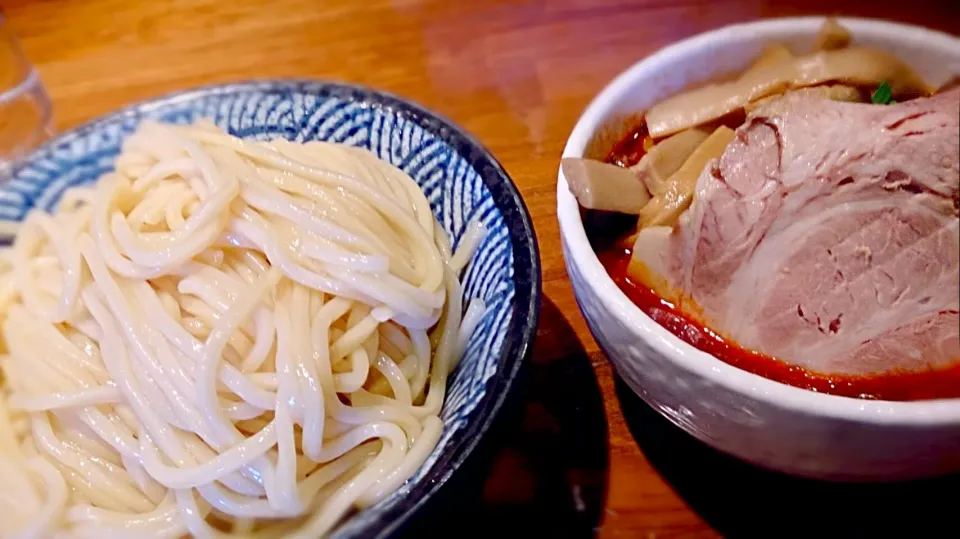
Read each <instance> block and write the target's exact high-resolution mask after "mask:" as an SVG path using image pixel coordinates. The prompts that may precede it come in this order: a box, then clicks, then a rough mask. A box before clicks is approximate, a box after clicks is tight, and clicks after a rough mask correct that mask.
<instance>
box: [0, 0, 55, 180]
mask: <svg viewBox="0 0 960 539" xmlns="http://www.w3.org/2000/svg"><path fill="white" fill-rule="evenodd" d="M52 126H53V122H52V114H51V108H50V98H49V97H48V96H47V92H46V90H44V88H43V83H41V82H40V76H39V75H38V74H37V71H36V69H34V67H33V65H32V64H31V63H30V61H29V60H27V57H26V56H25V55H24V54H23V50H22V49H21V48H20V44H19V43H18V42H17V39H16V37H14V35H13V33H12V32H11V31H10V27H9V26H8V25H7V22H6V20H5V19H4V17H3V13H0V181H2V180H3V179H5V178H6V176H7V173H8V172H9V169H10V165H11V163H12V162H13V161H15V160H16V159H18V158H19V157H21V156H23V154H25V153H26V152H27V151H29V150H30V149H31V148H33V147H34V146H36V145H37V144H39V143H41V142H43V140H44V139H46V138H48V137H49V136H50V135H51V134H52Z"/></svg>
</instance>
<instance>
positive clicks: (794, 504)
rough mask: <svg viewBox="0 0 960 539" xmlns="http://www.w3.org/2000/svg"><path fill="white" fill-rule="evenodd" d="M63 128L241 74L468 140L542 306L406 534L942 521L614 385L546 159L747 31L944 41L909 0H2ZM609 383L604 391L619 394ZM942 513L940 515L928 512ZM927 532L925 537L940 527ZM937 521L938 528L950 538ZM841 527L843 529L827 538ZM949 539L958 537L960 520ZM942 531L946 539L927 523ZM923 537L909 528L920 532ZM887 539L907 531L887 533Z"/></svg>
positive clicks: (911, 492)
mask: <svg viewBox="0 0 960 539" xmlns="http://www.w3.org/2000/svg"><path fill="white" fill-rule="evenodd" d="M0 5H3V8H4V10H5V12H6V18H7V19H8V23H9V24H10V26H11V27H12V29H13V31H14V32H15V33H16V34H17V35H19V37H20V39H21V41H22V44H23V47H24V49H25V51H26V53H27V55H28V56H29V57H30V58H31V59H32V61H33V62H34V63H35V64H36V66H37V67H38V68H39V71H40V74H41V77H42V79H43V81H44V82H45V84H46V86H47V88H48V90H49V92H50V95H51V96H52V98H53V102H54V107H55V111H54V113H55V117H56V123H57V125H58V127H59V128H61V129H67V128H70V127H72V126H75V125H77V124H78V123H81V122H83V121H86V120H89V119H91V118H94V117H96V116H98V115H100V114H103V113H106V112H108V111H110V110H112V109H115V108H117V107H119V106H121V105H124V104H127V103H130V102H134V101H137V100H141V99H145V98H149V97H153V96H157V95H159V94H163V93H165V92H169V91H172V90H176V89H181V88H186V87H191V86H196V85H201V84H208V83H214V82H225V81H233V80H241V79H250V78H263V77H313V78H323V79H335V80H345V81H351V82H356V83H361V84H366V85H370V86H374V87H377V88H381V89H384V90H388V91H390V92H394V93H397V94H400V95H402V96H405V97H408V98H411V99H413V100H415V101H418V102H420V103H422V104H424V105H426V106H428V107H429V108H431V109H433V110H435V111H437V112H439V113H441V114H443V115H445V116H447V117H449V118H451V119H453V120H454V121H455V122H457V123H458V124H460V125H461V126H463V127H464V128H466V129H467V130H469V131H470V132H472V133H473V134H475V135H476V136H477V137H478V138H479V139H480V140H481V141H482V142H483V143H484V144H485V145H486V146H487V147H488V148H490V149H491V150H492V151H493V153H494V154H495V155H496V156H497V157H498V158H499V160H500V161H501V162H502V163H503V164H504V166H505V167H506V169H507V170H508V172H509V173H510V175H511V176H512V177H513V179H514V180H515V181H516V183H517V184H518V185H519V187H520V190H521V192H522V194H523V196H524V198H525V200H526V203H527V205H528V207H529V209H530V212H531V213H532V214H533V217H534V221H535V226H536V230H537V234H538V237H539V241H540V245H541V249H542V261H543V291H544V305H543V315H542V318H541V325H540V329H539V341H538V343H537V347H536V352H535V358H534V363H535V365H534V367H533V369H532V380H531V383H530V384H529V389H528V392H527V394H526V396H525V400H524V403H523V406H524V408H525V410H522V411H520V412H521V413H519V414H518V415H519V416H522V417H520V418H519V419H518V421H517V425H516V426H513V427H511V428H509V429H507V431H506V432H505V434H504V435H503V436H501V438H502V439H499V440H498V441H497V452H496V454H497V456H496V458H495V460H494V461H493V465H492V469H491V471H490V477H489V479H487V480H486V481H485V482H482V483H481V482H478V483H477V485H476V486H475V487H466V486H465V487H463V488H461V489H460V491H458V492H456V493H452V494H451V496H452V497H453V498H455V499H456V500H457V503H452V504H450V507H449V508H447V509H445V510H444V511H443V512H442V513H443V514H432V515H430V516H429V518H425V519H422V520H423V521H424V523H423V526H422V529H423V530H426V533H427V535H431V536H432V535H434V534H436V533H437V532H438V531H439V530H442V529H446V528H445V527H446V526H455V527H456V529H457V531H456V535H463V536H471V537H472V536H491V535H494V536H508V537H510V536H528V535H532V536H536V537H540V536H543V537H585V536H593V535H597V536H599V537H607V538H619V537H623V538H628V537H639V538H666V537H689V538H711V537H717V536H721V535H726V536H731V537H754V536H756V537H786V536H806V537H813V536H817V537H830V536H845V537H850V536H870V537H875V536H886V535H888V534H894V533H903V532H904V531H906V536H914V537H920V536H923V534H919V535H918V533H917V532H918V531H919V530H920V529H925V528H923V526H928V525H929V522H930V521H931V518H932V517H931V515H934V514H936V513H937V511H942V512H943V513H944V514H951V511H954V512H955V508H951V507H947V505H946V503H945V501H944V500H945V499H953V500H955V499H956V492H957V489H956V482H953V483H949V484H948V485H947V487H949V488H951V490H952V493H950V494H947V493H944V494H943V496H941V497H937V496H931V495H930V494H929V492H931V489H932V488H933V487H932V485H936V486H938V488H947V487H944V486H943V485H941V484H940V483H942V481H941V482H940V483H936V482H934V483H931V482H927V483H919V484H910V485H884V486H870V487H864V486H851V485H828V484H822V483H816V482H810V481H802V480H798V479H791V478H786V477H780V476H778V475H777V474H772V473H768V472H764V471H760V470H756V469H753V468H751V467H749V466H747V465H744V464H742V463H739V462H737V461H734V460H733V459H730V458H728V457H726V456H724V455H720V454H718V453H716V452H713V451H711V450H709V449H708V448H706V447H703V446H702V445H700V444H698V443H697V442H695V441H693V440H692V439H691V438H689V437H687V436H686V435H685V434H684V433H682V432H680V431H679V430H678V429H676V428H674V427H673V426H672V425H670V424H668V423H667V422H666V421H665V420H663V419H661V418H660V417H659V416H657V415H656V414H654V413H653V412H651V411H650V410H649V409H648V408H646V407H645V406H644V405H643V404H642V403H640V402H638V400H637V399H636V398H635V397H633V396H631V395H630V393H629V391H623V390H622V388H619V384H618V382H616V380H615V377H614V375H613V373H612V372H611V369H610V366H609V365H608V363H607V362H606V360H605V359H604V357H603V355H602V354H600V353H599V351H598V349H597V345H596V344H595V342H594V341H593V339H592V338H591V337H590V334H589V332H588V330H587V328H586V325H585V323H584V322H583V320H582V318H581V317H580V314H579V312H578V310H577V307H576V304H575V302H574V298H573V293H572V291H571V289H570V287H569V283H568V281H567V276H566V272H565V270H564V266H563V260H562V255H561V252H560V240H559V231H558V226H557V222H556V218H555V204H556V201H555V196H554V190H555V187H556V183H555V182H556V177H557V167H558V162H559V155H560V153H561V150H562V148H563V145H564V143H565V141H566V138H567V135H568V134H569V132H570V130H571V128H572V127H573V125H574V123H575V121H576V119H577V117H578V116H579V114H580V113H581V111H582V110H583V108H584V106H585V105H586V104H587V102H588V101H589V100H590V99H591V97H592V96H593V95H594V94H595V93H596V92H597V91H599V90H600V88H601V87H602V86H603V85H604V84H606V83H607V82H609V80H610V79H611V78H612V77H613V76H614V75H616V74H617V73H618V72H620V71H621V70H623V69H625V68H626V67H627V66H629V65H631V64H632V63H633V62H635V61H637V60H639V59H641V58H643V57H644V56H645V55H647V54H649V53H651V52H653V51H655V50H657V49H658V48H660V47H662V46H664V45H666V44H668V43H670V42H673V41H675V40H678V39H681V38H684V37H686V36H690V35H692V34H695V33H698V32H702V31H705V30H708V29H711V28H715V27H717V26H721V25H725V24H729V23H734V22H739V21H745V20H751V19H757V18H762V17H772V16H784V15H798V14H823V13H838V14H845V15H857V16H871V17H881V18H893V19H899V20H902V21H906V22H911V23H916V24H922V25H926V26H930V27H934V28H938V29H941V30H946V31H949V32H951V33H957V32H958V31H960V2H957V1H956V0H953V1H950V0H948V1H943V2H930V1H924V0H911V1H905V0H899V1H895V2H885V1H880V0H868V1H853V0H847V1H844V0H832V1H826V0H816V1H807V2H801V1H797V2H788V3H784V2H773V1H761V0H747V1H733V0H642V1H629V0H447V1H442V0H436V1H430V0H423V1H421V0H369V1H362V0H355V1H354V0H326V1H308V0H272V1H268V0H260V1H255V0H235V1H227V0H175V1H160V0H156V1H135V0H48V1H28V0H0ZM618 388H619V389H618ZM938 503H939V504H940V505H937V504H938ZM937 522H939V521H937ZM951 522H952V524H951ZM838 523H839V524H838ZM943 523H944V524H943V526H952V527H951V528H949V529H950V530H952V532H951V533H947V534H946V536H951V535H952V536H954V537H956V536H958V535H960V533H956V532H957V527H956V526H957V524H956V520H952V521H950V520H945V521H943ZM936 525H937V526H939V525H940V524H936ZM918 526H920V527H919V528H918ZM901 536H903V535H901Z"/></svg>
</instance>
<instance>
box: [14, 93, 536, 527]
mask: <svg viewBox="0 0 960 539" xmlns="http://www.w3.org/2000/svg"><path fill="white" fill-rule="evenodd" d="M276 91H281V92H293V91H298V92H303V93H309V94H313V95H322V96H326V97H336V98H340V99H345V100H353V101H356V102H358V103H363V104H366V105H369V106H371V107H379V108H380V109H382V110H387V111H389V112H390V113H391V114H395V115H397V116H400V117H402V118H404V119H406V120H409V121H412V122H414V123H415V124H416V125H418V126H419V127H420V128H422V129H423V130H425V131H427V132H429V133H431V134H433V135H434V136H436V137H437V138H439V139H440V140H442V141H443V142H444V143H445V144H447V145H449V146H450V147H451V148H452V149H453V150H454V151H455V152H457V153H458V154H459V155H460V156H461V157H462V158H463V159H464V160H465V161H466V162H467V163H468V164H469V165H470V166H471V167H473V169H474V170H475V171H476V172H477V174H478V175H479V176H480V178H481V180H482V181H483V183H484V185H485V186H486V187H487V189H488V191H489V192H490V195H491V196H492V197H493V200H494V205H495V206H496V207H497V210H499V211H500V213H501V215H502V217H503V221H504V224H505V226H506V227H507V229H508V230H509V232H510V234H509V235H510V246H511V249H512V251H513V280H514V290H515V292H514V299H513V301H514V306H513V310H512V312H511V319H510V324H509V325H508V327H507V330H506V335H505V337H504V341H503V347H502V352H501V354H500V359H499V360H498V365H499V367H498V368H497V371H496V372H495V373H493V375H491V376H490V378H489V379H487V381H486V387H485V388H484V393H483V396H481V397H480V400H479V402H477V404H476V406H475V407H474V408H473V410H472V411H471V412H470V413H469V414H468V417H473V418H475V419H474V420H473V421H468V422H467V424H466V425H464V427H462V429H461V430H460V431H459V432H458V433H457V435H456V436H454V437H453V438H451V440H450V442H449V443H448V445H447V446H446V447H445V448H444V451H443V453H441V458H438V459H437V460H436V461H435V462H434V463H433V465H432V466H431V467H430V469H429V470H427V472H426V474H425V475H424V476H423V477H422V479H421V480H420V481H419V482H418V483H417V484H415V485H413V486H412V488H410V489H409V490H408V491H407V492H405V493H404V495H403V496H402V497H401V498H400V499H398V500H397V501H396V503H393V504H391V505H389V506H387V507H384V508H383V509H381V510H378V511H376V512H367V513H364V512H363V511H361V513H360V514H361V515H364V516H363V517H362V518H361V519H359V520H358V521H355V522H354V523H353V524H352V525H351V524H350V520H351V519H350V518H349V517H347V518H346V519H345V520H344V521H342V522H341V523H340V525H338V527H337V528H334V529H333V530H332V531H331V533H332V535H331V537H337V538H340V539H343V538H345V537H377V538H386V537H389V536H391V535H393V534H394V533H396V532H397V531H398V530H400V529H402V528H403V527H405V526H407V525H409V524H411V522H412V519H413V518H414V517H415V516H416V515H417V514H418V513H421V512H422V511H423V510H424V509H425V508H426V506H427V504H428V503H429V502H430V501H432V500H435V499H436V498H437V495H438V493H439V491H440V490H441V489H442V488H443V487H444V486H445V485H446V484H447V483H448V481H449V480H450V478H451V477H452V476H453V474H454V473H455V472H456V471H458V470H460V469H461V468H464V467H465V465H466V464H467V463H468V462H469V463H471V464H472V463H473V462H474V461H475V460H479V459H480V454H479V453H480V452H478V451H477V449H478V446H479V445H480V444H481V443H482V442H483V441H484V440H485V439H486V434H487V433H488V431H489V430H490V429H491V428H492V427H493V426H494V425H495V424H496V423H497V421H498V420H499V419H500V414H501V412H502V411H504V410H505V406H506V405H507V404H508V403H509V401H510V399H511V398H512V397H513V394H514V392H515V391H516V389H517V386H518V385H519V384H518V383H517V382H518V378H520V375H521V372H522V371H523V369H524V368H525V366H526V365H527V364H528V363H529V361H528V360H529V358H530V356H531V354H532V353H533V344H534V341H535V339H536V334H537V323H538V318H539V314H540V305H541V297H542V271H541V261H540V248H539V243H538V241H537V236H536V234H535V233H534V228H533V219H532V217H531V215H530V212H529V209H528V208H527V206H526V204H525V203H524V201H523V197H521V196H520V191H519V188H518V187H517V185H516V183H514V181H513V179H512V178H511V177H510V175H509V174H508V173H507V171H506V169H504V167H503V165H501V164H500V162H499V161H498V160H497V158H496V157H495V156H494V155H493V153H492V152H491V151H490V150H489V149H488V148H487V147H486V146H484V145H483V144H482V143H481V142H480V141H479V140H478V139H477V138H475V137H474V136H473V135H471V134H470V133H469V132H467V131H466V130H465V129H463V128H462V127H460V126H458V125H457V124H456V123H454V122H453V121H451V120H450V119H448V118H447V117H445V116H443V115H442V114H439V113H437V112H435V111H433V110H430V109H428V108H427V107H425V106H424V105H421V104H420V103H417V102H416V101H413V100H411V99H408V98H406V97H401V96H399V95H396V94H393V93H390V92H387V91H383V90H378V89H374V88H371V87H369V86H365V85H361V84H354V83H348V82H342V81H335V80H325V79H308V78H261V79H246V80H239V81H233V82H222V83H213V84H207V85H201V86H195V87H191V88H186V89H181V90H176V91H173V92H169V93H164V94H161V95H158V96H155V97H149V98H146V99H143V100H140V101H136V102H133V103H130V104H127V105H124V106H121V107H119V108H117V109H114V110H112V111H110V112H107V113H105V114H102V115H100V116H97V117H95V118H93V119H91V120H88V121H86V122H83V123H81V124H79V125H77V126H74V127H72V128H70V129H68V130H65V131H63V132H60V133H57V134H56V135H55V136H54V137H52V138H51V139H49V140H47V141H46V142H45V143H44V144H42V145H40V146H38V147H37V148H34V149H33V150H32V151H30V152H28V153H27V154H25V155H24V156H23V157H21V158H20V159H18V160H17V161H16V162H15V163H13V165H12V167H11V170H10V174H11V177H12V176H15V175H16V174H17V173H18V171H19V170H20V169H21V168H22V166H23V165H24V164H26V163H29V162H31V161H34V160H37V159H44V158H47V157H49V155H50V154H51V153H52V152H53V151H54V150H55V149H56V148H57V147H60V146H62V145H65V144H67V143H69V142H70V141H71V140H73V139H75V138H77V137H81V136H86V135H89V134H90V133H93V132H96V131H97V130H99V129H101V128H103V127H104V126H106V125H107V124H112V123H114V122H118V121H122V120H123V119H125V118H130V117H140V116H141V115H142V114H143V113H145V112H149V111H152V110H155V109H158V108H162V107H165V106H168V105H173V104H177V103H180V102H184V101H193V100H197V99H201V98H204V97H210V96H227V95H231V94H236V93H244V92H276ZM442 455H447V458H446V459H444V458H442ZM401 488H402V487H401ZM372 507H376V505H374V506H372ZM344 524H347V528H346V529H344V528H341V527H340V526H342V525H344Z"/></svg>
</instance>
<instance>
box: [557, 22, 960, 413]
mask: <svg viewBox="0 0 960 539" xmlns="http://www.w3.org/2000/svg"><path fill="white" fill-rule="evenodd" d="M824 19H825V17H824V16H813V17H786V18H773V19H761V20H757V21H752V22H746V23H740V24H734V25H729V26H724V27H720V28H717V29H714V30H710V31H707V32H703V33H700V34H696V35H693V36H691V37H688V38H686V39H683V40H681V41H677V42H675V43H673V44H671V45H668V46H666V47H664V48H662V49H660V50H658V51H656V52H654V53H653V54H651V55H650V56H647V57H646V58H643V59H640V60H639V61H637V62H636V63H634V64H633V65H632V66H630V67H628V68H627V69H626V70H624V71H623V72H621V73H620V74H619V75H617V76H616V77H615V78H614V79H613V80H612V81H611V82H610V83H609V84H607V85H606V86H605V87H604V88H603V89H602V90H601V91H600V92H599V93H598V94H597V95H596V96H595V97H594V98H593V100H591V102H590V103H589V104H588V105H587V107H586V109H585V110H584V112H583V113H582V115H581V116H580V118H579V119H578V120H577V123H576V124H575V126H574V128H573V131H572V132H571V134H570V137H569V138H568V139H567V143H566V145H565V147H564V150H563V157H582V156H583V153H584V151H585V148H586V146H587V144H588V142H589V140H590V138H591V137H592V136H593V134H594V133H595V131H596V129H597V128H598V127H600V125H601V124H602V121H603V118H604V116H605V115H606V114H607V113H608V112H609V109H610V108H612V106H613V103H614V102H615V101H617V100H618V99H619V98H620V97H621V96H622V95H623V94H624V93H627V92H630V91H631V89H633V88H635V87H636V86H637V85H638V83H639V81H643V80H645V79H647V78H649V77H651V76H655V75H656V72H657V71H659V70H661V69H663V68H664V67H666V66H668V65H671V64H673V62H675V61H676V58H678V57H681V58H682V57H686V56H688V55H692V54H698V53H700V52H702V51H705V50H712V51H715V50H718V49H722V48H723V47H724V46H725V41H726V39H727V38H729V37H731V36H736V35H744V34H749V33H763V34H767V35H769V34H776V33H787V32H810V33H811V35H815V33H816V31H817V29H818V28H819V26H820V25H821V24H822V23H823V21H824ZM838 20H839V21H840V22H841V23H843V24H844V25H846V26H847V27H849V28H850V29H851V31H852V32H853V33H854V35H856V34H857V33H865V34H870V35H871V36H873V37H877V38H881V39H882V38H884V37H887V38H896V39H903V40H910V41H912V42H914V43H920V44H923V45H926V46H928V47H930V48H937V49H941V50H950V48H953V49H954V50H960V38H957V37H954V36H951V35H949V34H946V33H943V32H939V31H936V30H931V29H927V28H924V27H920V26H914V25H908V24H902V23H896V22H890V21H882V20H876V19H864V18H852V17H838ZM557 217H558V219H559V221H560V230H561V236H562V238H563V240H564V244H565V246H566V247H567V249H566V252H567V253H569V254H567V255H566V256H569V257H570V258H571V260H570V261H569V263H572V264H576V265H577V266H578V267H579V268H580V270H581V271H582V272H583V274H584V275H585V277H586V279H585V281H586V283H587V285H586V286H587V287H588V288H589V289H592V290H593V292H594V293H595V294H596V295H597V297H598V298H599V300H600V302H601V304H602V306H603V308H604V309H606V310H608V311H610V312H611V313H612V314H613V315H614V316H615V317H617V318H619V319H620V320H621V321H622V322H624V325H625V327H628V328H630V329H631V333H633V335H634V336H635V337H636V338H639V339H643V340H644V341H646V342H647V343H648V344H649V345H650V346H652V347H653V348H654V350H656V351H657V352H658V353H659V354H661V355H662V356H664V357H665V358H668V359H669V360H670V361H671V362H673V363H674V364H676V365H678V366H680V367H681V368H683V369H685V370H686V371H688V372H690V373H692V374H694V375H697V376H700V377H701V378H703V379H706V380H708V381H710V382H711V383H713V384H716V385H719V386H722V387H723V388H724V389H725V390H727V391H732V392H736V393H740V394H743V395H746V396H749V397H750V398H752V399H754V400H757V401H761V402H762V403H764V404H767V405H770V406H774V407H779V408H783V409H787V410H790V411H793V412H796V413H802V414H807V415H814V416H825V417H829V418H832V419H835V420H841V421H847V422H852V423H871V424H879V425H911V426H929V425H937V426H939V425H945V424H947V425H960V398H954V399H936V400H925V401H883V400H867V399H858V398H854V397H843V396H838V395H830V394H825V393H818V392H815V391H811V390H807V389H802V388H798V387H794V386H790V385H787V384H783V383H780V382H775V381H773V380H770V379H767V378H764V377H762V376H760V375H757V374H753V373H750V372H747V371H745V370H742V369H739V368H737V367H734V366H732V365H730V364H728V363H726V362H724V361H722V360H720V359H718V358H716V357H714V356H713V355H711V354H708V353H706V352H702V351H700V350H699V349H697V348H695V347H694V346H692V345H690V344H688V343H686V342H685V341H683V340H681V339H680V338H679V337H677V336H676V335H674V334H672V333H670V332H669V331H668V330H667V329H665V328H664V327H662V326H661V325H660V324H658V323H656V322H655V321H653V319H651V318H650V317H649V316H648V315H647V314H646V313H644V312H643V311H642V310H641V309H640V308H639V307H637V306H636V305H635V304H634V303H633V302H632V301H630V299H629V298H628V297H627V296H626V294H624V292H623V291H622V290H620V288H619V287H618V286H617V285H616V284H615V283H614V282H613V279H612V278H611V277H610V275H609V274H608V273H607V271H606V270H605V269H604V267H603V266H602V265H601V263H600V260H599V259H598V257H597V255H596V253H595V252H594V250H593V248H592V247H591V245H590V243H589V241H588V239H587V235H586V231H585V230H584V228H583V222H582V220H581V216H580V211H579V206H578V204H577V202H576V199H575V198H574V196H573V195H572V194H571V193H570V190H569V188H568V187H567V182H566V179H565V178H564V175H563V172H562V169H561V170H559V171H558V182H557Z"/></svg>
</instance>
